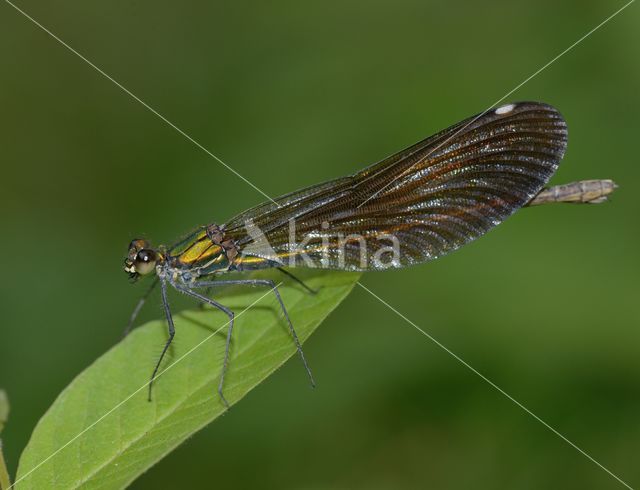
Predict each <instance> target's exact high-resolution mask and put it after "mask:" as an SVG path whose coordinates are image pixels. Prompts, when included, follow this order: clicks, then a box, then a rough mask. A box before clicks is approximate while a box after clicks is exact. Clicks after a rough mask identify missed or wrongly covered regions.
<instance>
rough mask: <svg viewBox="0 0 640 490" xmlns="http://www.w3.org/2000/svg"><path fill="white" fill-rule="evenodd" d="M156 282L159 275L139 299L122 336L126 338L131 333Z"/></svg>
mask: <svg viewBox="0 0 640 490" xmlns="http://www.w3.org/2000/svg"><path fill="white" fill-rule="evenodd" d="M156 284H158V278H157V277H156V278H155V279H154V280H153V282H152V283H151V286H150V287H149V289H147V292H146V293H144V296H142V298H140V299H139V300H138V304H136V307H135V308H134V309H133V312H132V313H131V316H130V317H129V323H127V326H126V328H125V329H124V332H122V338H125V337H126V336H127V335H129V332H131V329H132V328H133V322H135V321H136V318H137V317H138V313H140V310H141V309H142V307H143V306H144V303H145V301H147V298H148V297H149V295H150V294H151V292H152V291H153V290H154V289H155V287H156Z"/></svg>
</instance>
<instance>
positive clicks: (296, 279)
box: [278, 267, 318, 294]
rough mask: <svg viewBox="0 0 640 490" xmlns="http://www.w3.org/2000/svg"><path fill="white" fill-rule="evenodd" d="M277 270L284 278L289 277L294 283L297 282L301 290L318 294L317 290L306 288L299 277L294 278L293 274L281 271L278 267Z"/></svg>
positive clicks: (285, 270)
mask: <svg viewBox="0 0 640 490" xmlns="http://www.w3.org/2000/svg"><path fill="white" fill-rule="evenodd" d="M278 270H279V271H280V272H282V273H283V274H284V275H285V276H287V277H290V278H291V279H293V280H294V281H295V282H297V283H298V284H300V286H302V287H303V288H305V289H306V290H307V291H308V292H309V293H311V294H318V290H317V289H313V288H311V287H309V286H307V285H306V284H305V282H304V281H303V280H302V279H300V278H299V277H296V276H295V275H294V274H293V273H291V272H289V271H288V270H287V269H283V268H282V267H278Z"/></svg>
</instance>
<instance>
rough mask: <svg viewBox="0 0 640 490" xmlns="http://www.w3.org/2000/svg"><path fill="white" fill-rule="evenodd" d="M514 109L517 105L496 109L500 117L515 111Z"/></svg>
mask: <svg viewBox="0 0 640 490" xmlns="http://www.w3.org/2000/svg"><path fill="white" fill-rule="evenodd" d="M514 107H515V104H507V105H503V106H502V107H498V108H497V109H496V114H499V115H502V114H508V113H509V112H511V111H512V110H513V108H514Z"/></svg>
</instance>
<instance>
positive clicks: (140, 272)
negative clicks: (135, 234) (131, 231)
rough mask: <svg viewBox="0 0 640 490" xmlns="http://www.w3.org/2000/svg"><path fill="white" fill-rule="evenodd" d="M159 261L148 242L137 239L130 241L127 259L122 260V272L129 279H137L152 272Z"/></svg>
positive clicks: (156, 253) (157, 255)
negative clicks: (126, 274) (127, 275)
mask: <svg viewBox="0 0 640 490" xmlns="http://www.w3.org/2000/svg"><path fill="white" fill-rule="evenodd" d="M159 259H160V254H159V253H158V252H157V251H156V250H154V249H153V248H151V245H149V242H148V241H146V240H142V239H139V238H138V239H135V240H132V241H131V243H130V244H129V253H128V254H127V258H125V259H124V271H125V272H126V273H128V274H129V277H130V278H131V279H137V278H138V277H139V276H145V275H147V274H150V273H152V272H154V271H155V269H156V264H157V263H158V261H159Z"/></svg>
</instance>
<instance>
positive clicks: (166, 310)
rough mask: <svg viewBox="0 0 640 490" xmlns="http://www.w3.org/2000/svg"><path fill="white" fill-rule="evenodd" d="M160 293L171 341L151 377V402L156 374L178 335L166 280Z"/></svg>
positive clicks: (161, 281)
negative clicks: (168, 299)
mask: <svg viewBox="0 0 640 490" xmlns="http://www.w3.org/2000/svg"><path fill="white" fill-rule="evenodd" d="M160 291H161V292H162V306H163V307H164V314H165V316H166V317H167V324H168V325H169V339H168V340H167V343H166V344H164V349H162V354H160V359H158V363H157V364H156V367H155V368H154V369H153V374H152V375H151V379H150V380H149V401H151V388H152V387H153V380H154V379H155V378H156V374H157V373H158V369H160V364H161V363H162V359H163V358H164V355H165V354H166V353H167V349H169V346H170V345H171V342H172V341H173V337H174V336H175V334H176V328H175V326H174V324H173V317H172V316H171V310H170V309H169V302H168V301H167V283H166V281H165V280H164V279H162V280H160Z"/></svg>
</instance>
